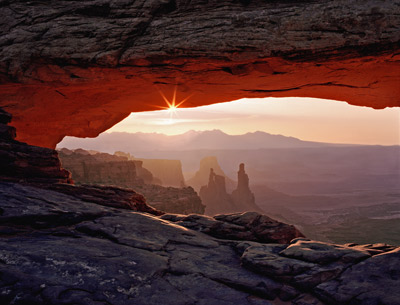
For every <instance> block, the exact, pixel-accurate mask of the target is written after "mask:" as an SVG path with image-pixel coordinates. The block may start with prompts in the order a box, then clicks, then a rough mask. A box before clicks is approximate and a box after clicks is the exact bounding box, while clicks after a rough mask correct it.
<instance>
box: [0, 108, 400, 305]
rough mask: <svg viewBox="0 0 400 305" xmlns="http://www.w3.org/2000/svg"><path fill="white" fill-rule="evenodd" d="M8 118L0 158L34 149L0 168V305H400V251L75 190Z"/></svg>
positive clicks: (109, 191)
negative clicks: (36, 159)
mask: <svg viewBox="0 0 400 305" xmlns="http://www.w3.org/2000/svg"><path fill="white" fill-rule="evenodd" d="M10 119H11V116H10V115H8V114H6V113H4V112H3V111H1V112H0V130H5V132H4V133H3V132H2V133H1V137H0V143H1V146H0V148H1V149H0V153H1V154H2V155H3V154H4V153H7V152H8V148H9V146H10V145H19V146H21V147H23V148H24V152H25V153H24V154H19V159H8V165H7V166H3V165H4V164H6V163H5V162H4V159H2V167H0V249H1V252H0V291H1V293H0V301H1V302H2V304H71V303H73V304H82V305H86V304H110V303H111V304H116V305H118V304H121V305H122V304H143V305H145V304H149V305H150V304H166V305H169V304H175V305H176V304H182V305H183V304H194V303H198V304H212V305H214V304H215V305H217V304H218V305H220V304H226V305H228V304H249V305H254V304H266V305H269V304H294V305H301V304H315V305H317V304H343V305H344V304H365V303H368V304H398V300H399V297H400V295H399V291H398V290H396V289H394V290H393V287H396V285H397V281H398V277H399V275H400V269H399V266H400V255H399V253H400V248H399V247H395V246H390V245H387V244H364V245H357V244H354V243H352V244H344V245H335V244H330V243H324V242H319V241H313V240H310V239H308V238H305V237H304V236H303V234H302V233H301V232H300V231H299V230H298V229H296V228H295V227H294V226H292V225H288V224H284V223H281V222H279V221H276V220H274V219H271V218H270V217H268V216H266V215H261V214H259V213H257V212H245V213H232V214H226V215H218V216H214V217H209V216H204V215H198V214H191V215H177V214H168V213H164V212H162V211H158V210H156V209H154V208H152V207H151V206H149V205H148V204H147V203H146V200H145V199H144V197H143V196H142V195H140V194H137V193H136V192H134V191H132V190H127V189H121V188H116V187H112V186H84V185H83V186H76V185H73V184H72V181H71V179H70V173H69V172H67V171H65V170H63V169H61V168H60V162H59V160H58V157H57V152H56V151H54V150H51V149H47V148H41V149H42V152H47V154H50V155H51V156H52V157H53V158H52V159H51V160H52V163H50V165H48V166H44V167H43V168H41V167H40V166H39V167H37V166H36V164H29V163H28V162H27V161H28V160H29V159H31V155H32V154H33V156H34V155H35V154H36V153H37V151H36V149H37V147H33V146H30V145H28V144H24V143H20V142H18V141H16V140H15V139H14V137H15V129H14V128H12V127H11V128H9V126H8V125H7V123H8V122H9V121H10ZM16 147H18V146H16ZM24 158H25V159H24ZM24 160H25V162H23V161H24ZM46 164H49V163H45V165H46ZM11 167H13V168H14V170H15V171H16V172H19V173H21V172H24V173H26V175H22V176H17V177H16V176H13V175H10V174H9V172H8V171H7V170H8V169H9V168H11ZM49 167H51V168H52V170H51V171H49V170H48V168H49ZM31 168H33V169H34V170H31ZM40 170H42V171H43V173H44V174H42V173H41V171H40ZM28 173H29V175H27V174H28ZM60 174H61V177H64V179H63V180H60ZM238 175H239V177H241V179H239V180H240V181H242V183H240V184H239V188H238V189H242V188H243V186H244V187H245V186H246V185H247V179H246V176H245V174H244V168H243V166H240V170H239V172H238ZM43 177H45V179H43ZM60 182H63V183H60Z"/></svg>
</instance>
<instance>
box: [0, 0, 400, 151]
mask: <svg viewBox="0 0 400 305" xmlns="http://www.w3.org/2000/svg"><path fill="white" fill-rule="evenodd" d="M399 43H400V1H399V0H386V1H382V0H368V1H359V0H334V1H322V0H303V1H285V0H278V1H263V0H251V1H250V0H237V1H236V0H219V1H215V0H214V1H200V0H195V1H187V0H151V1H150V0H123V1H111V0H90V1H77V0H69V1H64V0H63V1H50V2H49V1H45V2H43V1H24V0H15V1H8V0H0V106H2V107H6V109H7V111H9V112H10V113H12V114H13V115H14V117H15V127H17V129H18V139H19V140H21V141H24V142H28V143H29V144H33V145H38V146H45V147H49V148H54V147H55V145H56V144H57V143H58V142H59V141H61V139H62V138H63V137H64V136H65V135H70V136H78V137H88V136H90V137H95V136H97V135H98V134H99V133H100V132H103V131H105V130H107V129H108V128H110V127H111V126H113V125H114V124H116V123H117V122H119V121H121V120H122V119H123V118H125V117H126V116H128V115H129V114H130V113H131V112H136V111H145V110H147V111H151V110H157V109H158V106H165V105H164V101H163V99H162V98H161V97H160V94H159V92H158V90H161V91H163V92H164V94H165V95H166V96H172V94H173V88H174V87H175V85H178V99H180V100H183V99H184V98H186V97H188V96H190V99H189V100H187V102H185V104H184V105H182V106H184V107H195V106H201V105H206V104H212V103H221V102H227V101H232V100H237V99H240V98H244V97H247V98H252V97H253V98H256V97H267V96H276V97H281V96H298V97H317V98H326V99H334V100H338V101H346V102H348V103H350V104H353V105H362V106H368V107H373V108H385V107H395V106H400V100H399V96H400V91H399V86H398V83H399V81H400V73H399V71H400V69H399V68H400V55H399V45H400V44H399ZM94 101H95V102H94Z"/></svg>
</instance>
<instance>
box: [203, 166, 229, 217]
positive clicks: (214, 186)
mask: <svg viewBox="0 0 400 305" xmlns="http://www.w3.org/2000/svg"><path fill="white" fill-rule="evenodd" d="M199 196H200V198H201V201H202V202H203V204H204V205H205V206H206V211H205V213H206V214H207V215H215V214H219V213H222V212H226V213H229V212H233V211H236V208H235V206H233V202H232V199H231V197H230V196H229V195H228V193H227V192H226V187H225V177H224V176H220V175H217V174H215V173H214V169H212V168H211V169H210V174H209V179H208V184H207V185H205V186H202V187H201V188H200V192H199Z"/></svg>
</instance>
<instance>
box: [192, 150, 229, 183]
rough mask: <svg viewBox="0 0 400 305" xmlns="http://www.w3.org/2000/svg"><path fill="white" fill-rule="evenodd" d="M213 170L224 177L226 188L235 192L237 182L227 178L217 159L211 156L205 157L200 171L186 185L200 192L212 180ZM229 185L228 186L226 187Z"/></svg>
mask: <svg viewBox="0 0 400 305" xmlns="http://www.w3.org/2000/svg"><path fill="white" fill-rule="evenodd" d="M211 169H212V170H213V172H214V173H215V174H217V175H218V176H222V177H224V179H225V183H224V186H223V187H224V188H227V189H228V191H229V190H233V189H234V187H235V182H234V181H233V180H231V179H230V178H229V177H227V176H226V175H225V173H224V171H223V170H222V168H221V167H220V166H219V164H218V160H217V157H214V156H209V157H204V158H203V159H201V160H200V167H199V170H198V171H197V172H196V173H195V174H194V176H193V177H192V178H190V179H188V180H187V181H186V183H187V184H188V185H190V186H192V187H193V188H194V189H195V190H197V191H200V188H201V187H202V186H203V185H206V184H208V183H209V182H210V181H209V178H210V170H211ZM226 185H227V186H226Z"/></svg>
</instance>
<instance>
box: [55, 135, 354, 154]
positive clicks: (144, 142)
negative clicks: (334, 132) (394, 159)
mask: <svg viewBox="0 0 400 305" xmlns="http://www.w3.org/2000/svg"><path fill="white" fill-rule="evenodd" d="M338 145H340V144H329V143H319V142H310V141H302V140H300V139H297V138H293V137H286V136H282V135H273V134H269V133H266V132H262V131H256V132H249V133H246V134H243V135H228V134H226V133H224V132H222V131H221V130H209V131H193V130H191V131H188V132H186V133H184V134H181V135H174V136H168V135H165V134H160V133H141V132H138V133H127V132H112V133H103V134H101V135H99V136H98V137H97V138H91V139H88V138H86V139H82V138H72V137H67V138H65V139H64V140H63V141H62V142H61V143H59V144H58V147H59V148H62V147H66V148H69V149H76V148H83V149H93V150H98V151H103V152H109V153H113V152H114V151H124V152H130V153H136V152H143V151H187V150H201V149H214V150H225V149H228V150H232V149H233V150H240V149H246V150H249V149H250V150H252V149H266V148H314V147H327V146H338ZM347 146H351V145H347Z"/></svg>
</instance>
